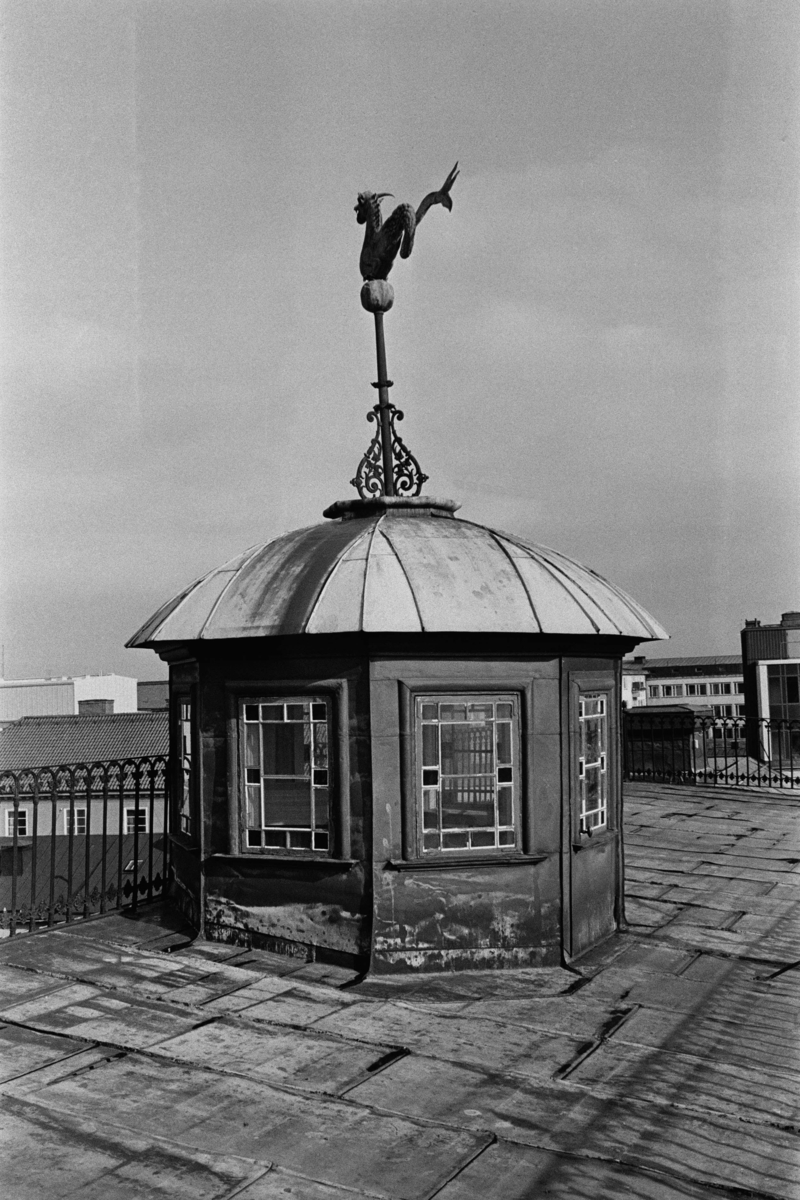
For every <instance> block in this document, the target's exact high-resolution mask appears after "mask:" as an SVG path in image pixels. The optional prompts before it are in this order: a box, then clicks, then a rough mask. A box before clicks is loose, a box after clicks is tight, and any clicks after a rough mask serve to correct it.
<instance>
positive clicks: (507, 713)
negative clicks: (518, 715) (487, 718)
mask: <svg viewBox="0 0 800 1200" xmlns="http://www.w3.org/2000/svg"><path fill="white" fill-rule="evenodd" d="M513 715H514V706H513V704H498V706H497V719H498V721H499V720H500V719H501V718H503V719H505V720H509V721H510V720H511V718H512V717H513Z"/></svg>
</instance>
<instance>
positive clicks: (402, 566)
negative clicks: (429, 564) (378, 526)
mask: <svg viewBox="0 0 800 1200" xmlns="http://www.w3.org/2000/svg"><path fill="white" fill-rule="evenodd" d="M381 536H382V537H384V538H386V541H387V543H388V545H389V549H390V550H391V552H392V554H393V555H394V556H395V558H396V559H397V562H398V565H399V567H400V570H401V571H402V572H403V578H404V579H405V581H406V583H407V584H408V590H409V592H410V593H411V599H412V600H413V601H414V608H415V609H416V610H417V619H418V620H419V630H420V633H424V632H425V622H424V621H423V619H422V609H421V608H420V606H419V601H418V600H417V594H416V592H415V591H414V588H413V585H412V583H411V580H410V578H409V575H408V571H407V570H406V566H405V563H404V562H403V560H402V558H401V557H400V555H399V554H398V553H397V547H396V546H395V545H394V543H393V541H392V539H391V538H390V537H389V534H388V533H387V532H386V530H384V529H382V530H381Z"/></svg>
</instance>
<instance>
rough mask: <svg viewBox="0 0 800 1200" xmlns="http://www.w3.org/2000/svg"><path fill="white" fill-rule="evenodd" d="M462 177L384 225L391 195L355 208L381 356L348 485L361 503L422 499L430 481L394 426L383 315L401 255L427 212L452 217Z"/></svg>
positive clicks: (365, 198) (367, 299)
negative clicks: (366, 437) (365, 435)
mask: <svg viewBox="0 0 800 1200" xmlns="http://www.w3.org/2000/svg"><path fill="white" fill-rule="evenodd" d="M457 177H458V163H456V165H455V166H454V167H453V169H452V171H451V172H450V174H449V175H448V176H447V179H445V181H444V183H443V184H442V186H441V188H440V189H439V191H438V192H428V194H427V196H426V197H425V199H424V200H423V201H422V203H421V204H420V206H419V208H418V209H417V210H416V212H415V211H414V209H413V208H412V207H411V205H410V204H398V206H397V208H396V209H395V210H394V212H393V213H392V214H391V216H390V217H387V218H386V220H385V221H384V220H383V217H382V215H381V200H383V199H384V198H385V197H386V196H391V194H392V193H391V192H377V193H376V192H359V193H358V201H357V203H356V208H355V212H356V220H357V221H358V223H359V225H366V229H365V230H364V245H363V246H362V248H361V258H360V259H359V267H360V269H361V277H362V279H363V280H364V283H363V285H362V288H361V304H362V306H363V307H364V308H365V309H366V310H367V312H371V313H372V314H373V315H374V317H375V346H376V350H377V354H378V381H377V383H373V385H372V386H373V387H374V388H377V389H378V403H377V404H376V405H375V406H374V407H373V409H372V411H371V412H369V413H367V420H368V421H375V422H376V423H377V429H376V430H375V436H374V438H373V439H372V441H371V443H370V445H369V448H368V450H367V452H366V454H365V455H364V457H363V458H362V459H361V462H360V463H359V464H358V470H357V471H356V474H355V478H354V479H352V480H351V481H350V482H351V483H352V485H353V487H354V488H356V489H357V491H358V494H359V496H360V497H361V499H362V500H367V499H370V498H375V497H377V496H398V495H399V496H418V495H419V493H420V491H421V489H422V485H423V483H424V482H425V480H426V479H427V478H428V476H427V475H423V473H422V471H421V470H420V466H419V463H418V462H417V460H416V459H415V458H414V455H413V454H411V452H410V451H409V450H408V448H407V447H406V446H405V445H404V443H403V441H402V439H401V437H400V435H399V434H398V432H397V430H396V429H395V421H402V419H403V414H402V412H401V411H400V409H399V408H396V407H395V405H394V404H390V402H389V388H390V387H392V381H391V379H389V378H388V377H387V371H386V342H385V340H384V336H383V314H384V313H385V312H388V311H389V309H390V308H391V307H392V305H393V304H394V288H393V287H392V285H391V284H390V283H389V282H388V280H387V276H388V274H389V272H390V271H391V269H392V267H393V266H394V260H395V259H396V258H397V255H398V252H399V254H400V257H401V258H408V256H409V255H410V253H411V251H412V250H413V249H414V234H415V232H416V229H417V226H418V225H419V223H420V221H421V220H422V218H423V217H424V216H425V213H426V212H427V211H428V209H429V208H433V206H434V204H441V205H443V206H444V207H445V208H446V209H447V211H448V212H452V209H453V201H452V199H451V197H450V189H451V188H452V186H453V184H454V183H455V181H456V179H457Z"/></svg>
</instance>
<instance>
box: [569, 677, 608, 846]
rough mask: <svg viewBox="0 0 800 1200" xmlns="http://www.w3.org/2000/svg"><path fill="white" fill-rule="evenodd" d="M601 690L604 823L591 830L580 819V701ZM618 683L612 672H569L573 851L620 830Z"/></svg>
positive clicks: (570, 793) (598, 843)
mask: <svg viewBox="0 0 800 1200" xmlns="http://www.w3.org/2000/svg"><path fill="white" fill-rule="evenodd" d="M598 692H599V693H602V694H604V696H605V700H606V712H605V718H606V748H605V753H606V765H605V776H606V823H605V825H604V826H603V827H602V828H600V829H592V830H591V831H590V830H588V829H585V828H583V826H582V821H581V789H580V782H581V776H580V772H579V766H580V759H581V735H580V702H581V700H582V699H585V698H586V697H587V696H590V695H592V694H595V693H598ZM616 696H617V684H616V680H615V677H614V675H613V673H612V672H611V671H577V672H572V671H571V672H570V675H569V717H568V720H569V730H568V732H569V747H570V750H569V755H568V762H569V795H570V835H571V841H572V847H573V849H574V850H581V849H584V848H586V847H588V846H597V845H602V844H603V843H604V842H606V841H608V840H609V839H611V838H614V837H616V836H617V835H618V833H619V772H620V770H621V761H620V760H621V744H620V721H619V715H618V712H617V706H616V704H615V697H616Z"/></svg>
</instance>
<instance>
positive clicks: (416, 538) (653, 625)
mask: <svg viewBox="0 0 800 1200" xmlns="http://www.w3.org/2000/svg"><path fill="white" fill-rule="evenodd" d="M457 507H458V506H457V505H456V504H454V503H453V502H452V501H433V500H431V499H429V498H426V497H417V498H415V499H414V500H413V501H410V500H392V499H388V498H385V497H382V498H379V499H378V500H375V501H358V500H353V501H342V502H339V503H338V504H335V505H332V506H331V508H329V509H327V510H326V513H325V515H326V516H337V517H340V518H341V519H340V520H336V521H331V522H329V523H326V524H324V525H312V526H310V527H308V528H306V529H297V530H294V531H293V532H292V533H287V534H284V535H283V536H282V537H279V538H276V539H275V540H274V541H271V542H267V543H265V544H263V545H260V546H255V547H252V548H251V549H249V550H246V551H245V552H244V553H243V554H240V555H238V556H237V557H236V558H232V559H231V560H230V561H229V562H227V563H225V564H224V565H223V566H221V567H217V568H216V569H215V570H213V571H210V572H209V573H208V574H207V575H204V576H203V577H202V579H198V580H197V581H196V582H195V583H193V584H191V585H190V586H189V587H188V588H186V589H185V590H184V591H182V592H180V593H179V595H177V596H175V597H174V599H172V600H170V601H169V602H168V603H167V604H165V605H163V606H162V607H161V608H160V609H159V610H158V612H156V613H155V614H154V615H153V616H152V617H151V618H150V620H149V621H147V622H146V624H144V625H143V626H142V628H141V629H140V630H139V631H138V633H136V634H135V635H134V637H133V638H131V640H130V641H129V642H128V643H127V644H128V646H154V647H155V646H159V645H163V644H164V643H174V642H188V641H197V640H209V639H217V638H245V637H275V636H277V635H280V634H297V633H309V634H314V633H357V632H365V633H378V632H386V633H388V632H394V633H434V632H470V633H545V634H605V635H611V636H612V637H614V636H617V637H619V636H622V637H629V638H636V639H637V640H639V641H647V640H650V639H660V638H666V637H668V636H669V635H668V634H667V633H665V631H664V630H663V629H662V627H661V626H660V625H659V623H658V622H657V621H656V620H655V619H654V618H653V617H651V616H650V615H649V614H648V613H647V612H645V610H644V609H643V608H642V607H641V606H640V605H638V604H637V603H636V601H635V600H632V599H631V598H630V597H629V596H627V595H626V594H625V592H623V591H622V590H621V589H620V588H618V587H615V586H614V584H612V583H609V582H608V581H607V580H605V579H603V578H602V576H600V575H597V574H596V573H595V572H594V571H591V570H589V569H588V568H586V567H582V566H580V565H579V564H578V563H576V562H574V561H573V560H572V559H571V558H567V557H566V555H563V554H559V553H558V552H557V551H555V550H548V549H545V548H544V547H543V546H534V545H531V544H530V543H528V542H524V541H522V539H520V538H518V537H515V536H513V535H511V534H508V533H500V532H498V531H497V530H494V529H488V528H487V527H486V526H483V525H476V524H475V523H474V522H472V521H463V520H458V519H456V518H455V517H454V516H453V511H454V509H455V508H457Z"/></svg>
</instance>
